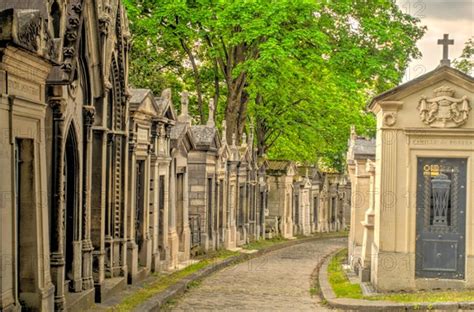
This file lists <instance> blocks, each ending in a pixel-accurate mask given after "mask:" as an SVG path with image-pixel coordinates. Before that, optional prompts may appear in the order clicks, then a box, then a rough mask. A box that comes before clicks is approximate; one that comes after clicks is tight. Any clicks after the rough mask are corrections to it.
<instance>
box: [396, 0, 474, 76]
mask: <svg viewBox="0 0 474 312" xmlns="http://www.w3.org/2000/svg"><path fill="white" fill-rule="evenodd" d="M396 1H397V4H398V6H399V7H400V8H401V9H402V11H403V12H405V13H409V14H411V15H413V16H415V17H418V18H420V20H421V24H422V25H425V26H427V27H428V30H427V31H426V33H425V35H424V36H423V38H422V39H421V40H419V41H418V44H417V45H418V48H419V49H420V51H421V53H422V54H423V56H422V57H421V58H420V59H417V60H413V61H412V62H411V63H410V66H409V68H408V70H407V72H406V73H405V77H404V80H405V81H408V80H411V79H414V78H416V77H418V76H420V75H422V74H424V73H426V72H429V71H431V70H433V69H435V68H436V66H438V65H439V62H440V60H441V58H442V55H443V52H442V51H443V50H442V49H443V48H442V46H441V45H438V44H437V43H438V39H442V38H443V34H449V38H450V39H454V45H452V46H449V58H450V59H451V61H452V60H453V59H454V58H456V57H459V56H460V55H461V53H462V49H463V48H464V44H465V42H466V41H467V40H468V39H469V38H470V37H472V36H474V0H396Z"/></svg>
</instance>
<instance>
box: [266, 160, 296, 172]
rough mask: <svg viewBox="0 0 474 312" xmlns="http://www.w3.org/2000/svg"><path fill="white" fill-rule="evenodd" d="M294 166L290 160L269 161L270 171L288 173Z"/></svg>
mask: <svg viewBox="0 0 474 312" xmlns="http://www.w3.org/2000/svg"><path fill="white" fill-rule="evenodd" d="M291 164H292V162H291V161H290V160H268V167H267V169H268V170H271V171H286V170H287V169H288V167H289V166H290V165H291Z"/></svg>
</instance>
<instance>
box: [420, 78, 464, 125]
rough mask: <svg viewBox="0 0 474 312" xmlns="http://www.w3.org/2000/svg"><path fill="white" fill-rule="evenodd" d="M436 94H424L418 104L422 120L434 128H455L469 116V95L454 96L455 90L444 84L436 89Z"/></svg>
mask: <svg viewBox="0 0 474 312" xmlns="http://www.w3.org/2000/svg"><path fill="white" fill-rule="evenodd" d="M434 93H435V96H434V97H432V98H427V97H426V96H422V97H421V100H420V102H419V104H418V111H419V112H420V117H421V121H423V122H424V123H425V124H427V125H428V126H430V127H433V128H455V127H460V126H462V125H463V124H464V123H465V122H466V121H467V119H468V118H469V112H470V110H471V105H470V104H469V100H468V99H467V96H463V97H461V98H455V97H454V93H455V92H454V90H453V89H452V88H450V87H449V86H442V87H440V88H437V89H435V90H434Z"/></svg>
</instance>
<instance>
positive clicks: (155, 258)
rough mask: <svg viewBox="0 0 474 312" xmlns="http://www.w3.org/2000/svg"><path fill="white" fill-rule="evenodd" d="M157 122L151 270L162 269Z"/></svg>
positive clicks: (152, 171)
mask: <svg viewBox="0 0 474 312" xmlns="http://www.w3.org/2000/svg"><path fill="white" fill-rule="evenodd" d="M157 135H158V133H157V124H156V123H155V124H153V128H152V132H151V137H152V139H151V140H152V144H153V154H152V155H151V164H150V184H151V185H150V191H151V196H150V198H151V203H150V215H151V218H150V227H151V228H152V231H151V234H150V235H151V241H152V246H151V249H152V255H151V271H152V272H158V271H159V270H160V251H159V249H158V245H159V244H158V239H159V214H160V211H159V206H158V205H159V188H158V187H159V179H160V173H159V165H158V151H159V147H158V146H157V144H158V140H157Z"/></svg>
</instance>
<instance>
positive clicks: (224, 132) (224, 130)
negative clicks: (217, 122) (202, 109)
mask: <svg viewBox="0 0 474 312" xmlns="http://www.w3.org/2000/svg"><path fill="white" fill-rule="evenodd" d="M222 142H224V143H227V123H226V122H225V119H224V120H222Z"/></svg>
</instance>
